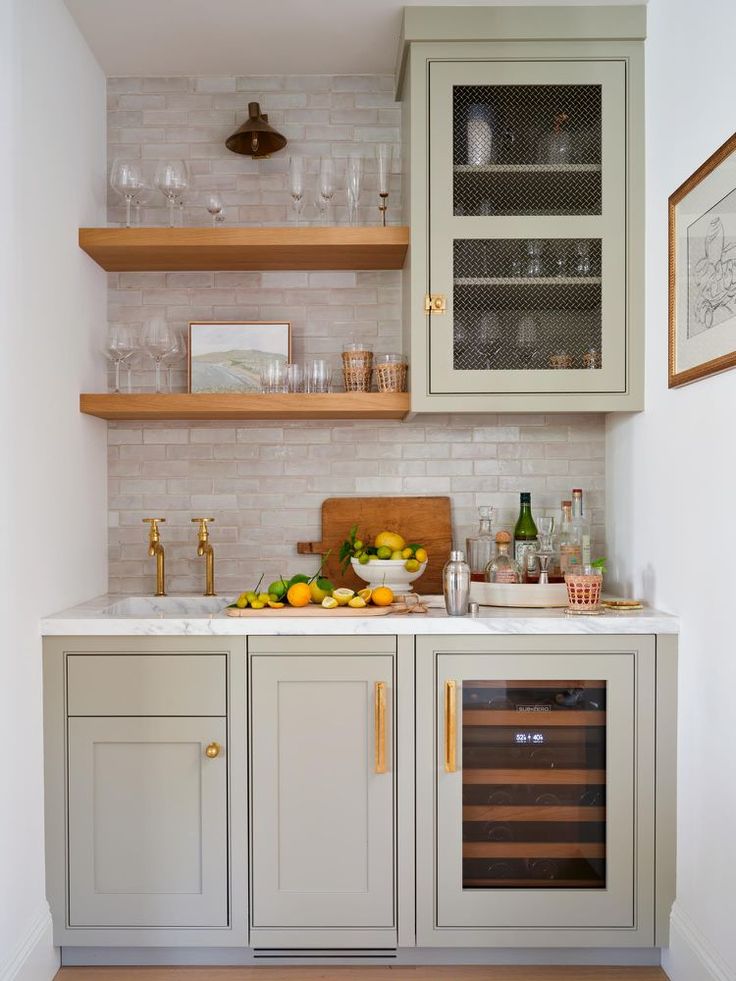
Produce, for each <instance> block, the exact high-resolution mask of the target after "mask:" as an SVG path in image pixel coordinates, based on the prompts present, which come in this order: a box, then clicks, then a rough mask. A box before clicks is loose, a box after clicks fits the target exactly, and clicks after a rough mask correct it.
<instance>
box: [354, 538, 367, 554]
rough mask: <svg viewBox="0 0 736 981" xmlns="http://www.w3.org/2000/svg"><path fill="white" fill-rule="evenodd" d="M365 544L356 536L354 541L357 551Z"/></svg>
mask: <svg viewBox="0 0 736 981" xmlns="http://www.w3.org/2000/svg"><path fill="white" fill-rule="evenodd" d="M363 544H364V543H363V542H362V541H361V540H360V539H359V538H356V539H355V541H354V542H353V548H354V549H355V551H356V552H359V551H360V550H361V549H362V548H363Z"/></svg>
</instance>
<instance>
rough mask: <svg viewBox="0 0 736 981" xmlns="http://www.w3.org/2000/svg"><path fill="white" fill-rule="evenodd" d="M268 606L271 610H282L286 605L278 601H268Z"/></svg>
mask: <svg viewBox="0 0 736 981" xmlns="http://www.w3.org/2000/svg"><path fill="white" fill-rule="evenodd" d="M268 605H269V606H270V607H271V609H272V610H283V608H284V607H285V606H286V603H282V602H281V601H280V600H269V601H268Z"/></svg>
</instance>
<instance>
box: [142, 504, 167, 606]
mask: <svg viewBox="0 0 736 981" xmlns="http://www.w3.org/2000/svg"><path fill="white" fill-rule="evenodd" d="M143 521H144V522H146V521H147V522H149V523H150V525H151V527H150V528H149V530H148V554H149V555H150V556H151V557H153V556H155V557H156V592H155V593H154V596H165V595H166V571H165V561H166V557H165V555H164V547H163V545H162V544H161V535H160V533H159V530H158V526H159V522H161V521H166V518H144V519H143Z"/></svg>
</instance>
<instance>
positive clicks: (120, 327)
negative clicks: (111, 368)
mask: <svg viewBox="0 0 736 981" xmlns="http://www.w3.org/2000/svg"><path fill="white" fill-rule="evenodd" d="M134 350H135V335H134V334H133V331H132V330H131V328H130V327H126V326H125V325H124V324H111V325H110V327H109V328H108V330H107V337H106V339H105V355H106V356H107V357H108V358H109V359H110V361H112V362H113V364H114V365H115V387H114V388H113V391H114V392H115V393H119V392H120V366H121V364H122V363H123V361H125V360H126V359H127V358H129V357H130V355H131V354H132V353H133V351H134Z"/></svg>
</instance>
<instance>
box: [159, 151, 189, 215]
mask: <svg viewBox="0 0 736 981" xmlns="http://www.w3.org/2000/svg"><path fill="white" fill-rule="evenodd" d="M155 183H156V187H157V188H158V189H159V191H161V193H162V194H163V196H164V197H165V198H166V201H167V202H168V205H169V228H173V227H174V225H175V224H176V221H175V208H176V207H177V206H179V207H180V208H181V207H183V204H184V201H183V195H184V191H186V189H187V188H188V187H189V173H188V170H187V165H186V163H185V162H184V161H183V160H161V161H159V164H158V166H157V167H156V178H155Z"/></svg>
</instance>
